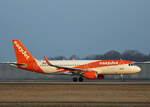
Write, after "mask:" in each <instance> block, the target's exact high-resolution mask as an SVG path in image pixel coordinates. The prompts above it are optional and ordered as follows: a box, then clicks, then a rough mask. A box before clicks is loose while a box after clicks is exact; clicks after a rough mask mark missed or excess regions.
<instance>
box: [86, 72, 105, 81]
mask: <svg viewBox="0 0 150 107" xmlns="http://www.w3.org/2000/svg"><path fill="white" fill-rule="evenodd" d="M84 78H87V79H104V75H103V74H97V72H96V71H89V72H84Z"/></svg>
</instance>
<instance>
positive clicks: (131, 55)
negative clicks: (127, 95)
mask: <svg viewBox="0 0 150 107" xmlns="http://www.w3.org/2000/svg"><path fill="white" fill-rule="evenodd" d="M72 58H75V59H76V60H120V59H123V60H130V61H138V62H140V61H150V54H148V55H147V54H144V53H142V52H139V51H137V50H126V51H124V52H123V53H120V52H118V51H115V50H111V51H108V52H106V53H105V54H97V55H90V56H86V57H84V58H80V56H77V55H72V56H71V57H69V58H67V57H65V56H56V57H48V59H49V60H71V59H72Z"/></svg>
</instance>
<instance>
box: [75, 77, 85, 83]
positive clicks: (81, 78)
mask: <svg viewBox="0 0 150 107" xmlns="http://www.w3.org/2000/svg"><path fill="white" fill-rule="evenodd" d="M78 80H79V82H83V80H84V79H83V77H81V76H80V77H79V78H78V77H73V82H77V81H78Z"/></svg>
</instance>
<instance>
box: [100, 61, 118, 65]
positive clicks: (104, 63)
mask: <svg viewBox="0 0 150 107" xmlns="http://www.w3.org/2000/svg"><path fill="white" fill-rule="evenodd" d="M99 64H100V65H117V64H119V62H99Z"/></svg>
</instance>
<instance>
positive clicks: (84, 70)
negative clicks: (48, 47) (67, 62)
mask: <svg viewBox="0 0 150 107" xmlns="http://www.w3.org/2000/svg"><path fill="white" fill-rule="evenodd" d="M44 59H45V61H46V63H47V64H48V65H49V66H52V67H56V68H59V69H64V70H69V71H80V72H87V71H91V70H87V69H79V68H71V67H63V66H57V65H53V64H51V63H50V62H49V61H48V59H47V58H46V57H45V56H44ZM92 71H93V70H92Z"/></svg>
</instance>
